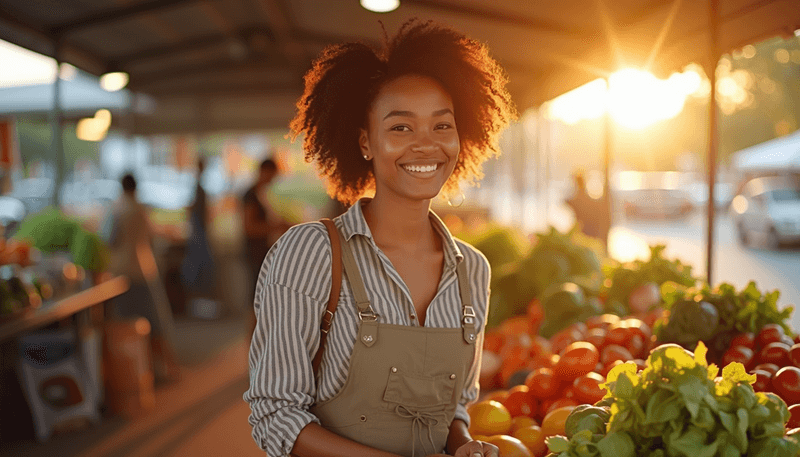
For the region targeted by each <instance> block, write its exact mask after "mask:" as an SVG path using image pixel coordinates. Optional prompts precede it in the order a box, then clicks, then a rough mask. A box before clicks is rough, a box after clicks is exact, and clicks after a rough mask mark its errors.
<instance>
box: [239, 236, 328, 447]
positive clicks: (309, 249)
mask: <svg viewBox="0 0 800 457" xmlns="http://www.w3.org/2000/svg"><path fill="white" fill-rule="evenodd" d="M319 226H320V227H316V226H314V225H313V224H303V225H300V226H295V227H293V228H292V229H290V230H289V231H288V232H286V234H285V235H284V236H283V237H281V238H280V239H279V240H278V242H277V243H276V244H275V246H274V248H273V249H272V251H270V253H269V255H267V258H266V259H265V261H264V263H263V264H262V266H261V271H260V273H259V278H258V281H257V284H256V291H255V300H254V303H253V306H254V310H255V314H256V318H257V325H256V327H255V331H254V333H253V338H252V341H251V343H250V354H249V368H250V387H249V389H248V390H247V391H246V392H245V394H244V400H245V401H246V402H248V403H249V404H250V409H251V414H250V416H249V418H248V422H249V423H250V425H251V426H252V427H253V432H252V435H253V439H254V440H255V441H256V443H257V444H258V445H259V446H260V447H261V449H263V450H265V451H266V452H267V455H268V456H271V457H279V456H286V455H289V453H290V452H291V450H292V447H293V446H294V442H295V440H296V439H297V435H299V434H300V431H301V430H302V429H303V428H304V427H305V426H306V425H308V424H309V423H311V422H316V423H319V419H317V418H316V416H314V415H313V414H312V413H311V412H310V411H309V407H310V406H311V405H313V404H314V401H315V398H316V394H317V388H316V382H315V377H314V372H313V369H312V366H311V360H312V358H313V356H314V354H315V353H316V350H317V348H318V347H319V322H320V319H321V317H322V313H323V312H324V310H325V304H326V302H327V298H328V295H329V293H330V285H331V278H330V242H329V241H328V236H327V233H326V232H323V231H324V230H325V229H324V228H321V227H322V225H321V224H319Z"/></svg>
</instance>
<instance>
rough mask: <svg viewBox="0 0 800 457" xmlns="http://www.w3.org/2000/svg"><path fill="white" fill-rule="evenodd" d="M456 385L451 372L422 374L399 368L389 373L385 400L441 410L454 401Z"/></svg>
mask: <svg viewBox="0 0 800 457" xmlns="http://www.w3.org/2000/svg"><path fill="white" fill-rule="evenodd" d="M455 385H456V380H455V379H452V377H451V375H449V374H443V375H439V376H420V375H413V374H411V373H404V372H402V371H400V370H397V371H394V372H391V373H389V381H388V382H387V384H386V392H384V394H383V400H384V401H386V402H389V403H397V404H400V405H403V406H407V407H412V408H414V409H415V410H417V411H441V410H442V409H445V407H446V406H447V405H449V404H450V403H451V402H452V401H453V390H454V389H455Z"/></svg>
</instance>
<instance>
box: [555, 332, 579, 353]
mask: <svg viewBox="0 0 800 457" xmlns="http://www.w3.org/2000/svg"><path fill="white" fill-rule="evenodd" d="M580 340H581V333H580V332H579V331H578V330H577V329H574V328H571V327H567V328H565V329H564V330H561V331H560V332H558V333H556V334H555V335H553V337H552V338H550V345H551V348H552V350H553V354H560V353H561V351H563V350H564V348H566V347H567V346H569V345H570V344H572V343H574V342H576V341H580Z"/></svg>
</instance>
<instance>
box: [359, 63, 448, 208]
mask: <svg viewBox="0 0 800 457" xmlns="http://www.w3.org/2000/svg"><path fill="white" fill-rule="evenodd" d="M359 144H360V145H361V152H362V154H365V155H367V156H368V157H370V159H371V160H372V163H373V172H374V174H375V185H376V197H377V196H378V195H380V194H392V196H394V197H400V198H405V199H410V200H426V199H427V200H429V199H432V198H434V197H435V196H436V195H438V194H439V191H440V190H441V189H442V186H444V184H445V182H447V179H448V178H449V177H450V174H451V173H453V169H454V168H455V166H456V160H457V159H458V152H459V150H460V148H461V146H460V143H459V140H458V130H456V121H455V113H454V109H453V101H452V99H451V98H450V95H449V94H448V93H447V92H445V90H444V88H442V86H441V85H440V84H439V83H438V82H437V81H435V80H434V79H431V78H428V77H425V76H418V75H406V76H401V77H399V78H397V79H394V80H392V81H390V82H388V83H386V84H385V85H384V87H383V88H382V89H381V90H380V92H378V95H377V97H376V98H375V101H374V102H373V104H372V108H371V109H370V112H369V114H368V126H367V129H366V130H362V131H361V136H360V139H359Z"/></svg>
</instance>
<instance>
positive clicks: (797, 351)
mask: <svg viewBox="0 0 800 457" xmlns="http://www.w3.org/2000/svg"><path fill="white" fill-rule="evenodd" d="M789 359H790V360H791V361H792V365H794V366H796V367H800V344H793V345H792V347H791V348H789Z"/></svg>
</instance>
